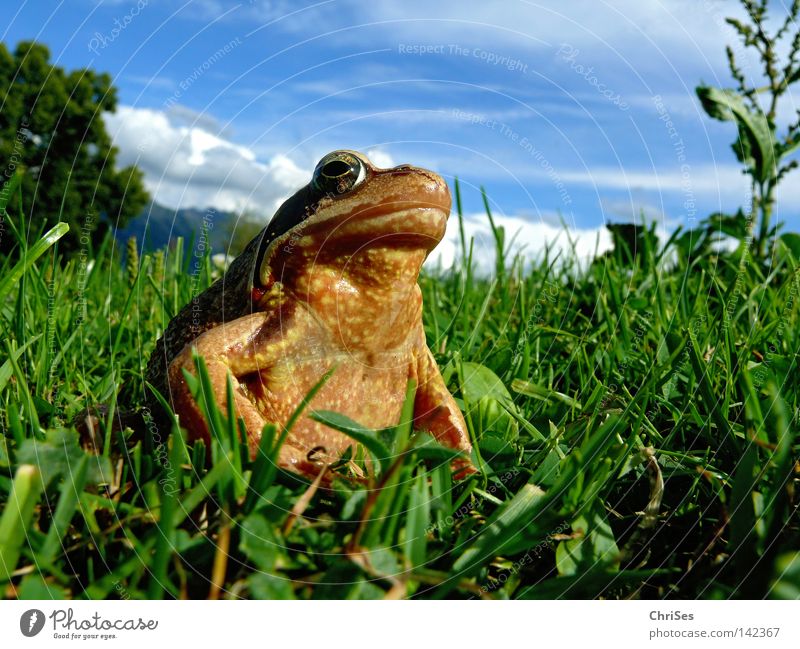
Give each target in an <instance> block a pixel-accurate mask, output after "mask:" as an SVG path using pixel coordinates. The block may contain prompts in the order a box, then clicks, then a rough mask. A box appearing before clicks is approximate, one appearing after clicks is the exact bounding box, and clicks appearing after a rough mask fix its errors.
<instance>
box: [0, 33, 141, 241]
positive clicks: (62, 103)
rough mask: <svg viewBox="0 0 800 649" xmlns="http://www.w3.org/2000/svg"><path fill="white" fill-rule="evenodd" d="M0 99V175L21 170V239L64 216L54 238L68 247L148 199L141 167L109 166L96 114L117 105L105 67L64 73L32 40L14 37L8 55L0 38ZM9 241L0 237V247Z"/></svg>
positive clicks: (110, 156) (111, 159) (111, 156)
mask: <svg viewBox="0 0 800 649" xmlns="http://www.w3.org/2000/svg"><path fill="white" fill-rule="evenodd" d="M0 101H1V102H2V103H0V164H2V165H3V169H2V172H0V173H2V174H3V177H2V180H3V182H5V181H7V180H9V178H11V177H12V176H13V175H14V173H18V172H24V175H23V178H22V182H21V188H22V191H21V196H22V199H21V200H22V201H23V210H24V214H25V215H26V217H27V218H28V223H27V224H26V231H25V232H23V233H21V234H22V236H23V237H24V238H25V239H27V240H29V241H35V240H36V239H37V237H38V234H39V233H40V232H41V231H43V230H45V229H46V228H48V227H51V226H52V225H53V224H55V223H56V222H58V221H65V222H66V223H68V224H69V226H70V232H69V234H68V235H67V236H66V237H64V238H63V239H62V240H61V242H60V243H59V245H60V246H61V247H62V249H67V250H75V249H77V248H78V247H79V246H80V245H81V243H83V245H87V244H88V243H89V242H90V241H92V242H97V241H99V240H100V239H101V238H102V237H103V235H104V233H105V232H106V230H108V228H109V226H111V225H119V226H124V225H125V223H126V222H127V221H128V220H129V219H131V218H132V217H134V216H136V215H137V214H139V213H140V211H141V209H142V207H143V206H144V204H145V203H146V202H147V200H148V196H147V193H146V192H145V190H144V184H143V182H142V173H141V172H140V171H139V169H137V168H136V167H134V166H130V167H125V168H124V169H117V165H116V157H117V153H118V151H117V149H116V147H114V146H112V144H111V137H110V136H109V134H108V133H107V132H106V128H105V124H104V123H103V119H102V114H103V113H104V112H107V111H108V112H113V111H114V110H115V109H116V106H117V95H116V89H115V88H114V87H113V86H112V85H111V77H110V76H109V75H108V74H106V73H97V72H94V71H93V70H74V71H72V72H67V71H65V70H64V69H63V68H60V67H58V66H55V65H52V64H51V63H50V52H49V50H48V49H47V48H46V47H45V46H43V45H40V44H39V43H33V42H22V43H20V44H19V45H18V46H17V48H16V50H15V51H14V52H13V54H12V53H11V52H9V50H8V49H7V48H6V46H5V45H4V44H3V43H0ZM14 200H15V201H16V200H18V199H17V198H16V197H15V198H14ZM14 241H15V239H14V237H10V236H3V237H2V238H0V251H2V252H4V253H7V252H8V251H9V250H10V248H11V247H12V245H13V243H14Z"/></svg>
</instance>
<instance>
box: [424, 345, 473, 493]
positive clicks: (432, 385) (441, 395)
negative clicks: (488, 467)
mask: <svg viewBox="0 0 800 649" xmlns="http://www.w3.org/2000/svg"><path fill="white" fill-rule="evenodd" d="M423 336H424V334H423ZM422 341H423V342H422V343H421V345H420V347H421V349H420V354H419V356H418V358H417V380H418V387H417V395H416V399H415V400H414V427H415V428H418V429H420V430H427V431H429V432H430V433H431V435H433V436H434V438H435V439H436V440H437V441H438V442H439V443H440V444H442V445H443V446H447V447H449V448H453V449H457V450H460V451H464V453H465V454H466V458H462V459H458V460H456V461H455V462H454V463H453V469H454V470H455V471H456V477H458V478H463V477H465V476H466V475H468V474H470V473H476V470H475V467H474V466H473V464H472V461H471V460H470V459H469V454H470V452H471V451H472V445H471V444H470V441H469V433H468V432H467V424H466V422H465V421H464V416H463V415H462V414H461V410H460V409H459V407H458V404H456V401H455V399H453V395H451V394H450V391H449V390H448V389H447V386H446V385H445V383H444V379H443V378H442V375H441V373H440V372H439V366H438V365H437V364H436V360H435V359H434V358H433V354H431V352H430V350H429V349H428V347H427V345H426V344H425V343H424V337H423V338H422Z"/></svg>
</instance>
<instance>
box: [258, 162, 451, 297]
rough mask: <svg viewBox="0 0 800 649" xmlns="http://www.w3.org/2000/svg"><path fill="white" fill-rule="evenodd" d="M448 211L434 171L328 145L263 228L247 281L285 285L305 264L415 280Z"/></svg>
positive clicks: (377, 278)
mask: <svg viewBox="0 0 800 649" xmlns="http://www.w3.org/2000/svg"><path fill="white" fill-rule="evenodd" d="M449 212H450V191H449V190H448V188H447V184H446V183H445V182H444V180H443V179H442V178H441V177H440V176H438V175H437V174H435V173H433V172H431V171H427V170H425V169H420V168H418V167H412V166H411V165H401V166H398V167H394V168H393V169H379V168H377V167H375V166H373V165H372V163H371V162H370V161H369V160H368V159H367V158H366V156H364V155H363V154H361V153H357V152H355V151H334V152H333V153H329V154H328V155H326V156H325V157H324V158H322V160H320V162H319V164H317V166H316V168H315V169H314V174H313V176H312V178H311V182H310V183H309V184H308V185H306V186H305V187H303V188H302V189H300V190H299V191H298V192H297V193H296V194H294V195H293V196H292V197H291V198H289V199H288V200H287V201H286V202H285V203H283V205H282V206H281V207H280V208H279V209H278V211H277V212H276V214H275V216H274V217H273V218H272V220H271V221H270V223H269V225H268V226H267V228H266V229H265V231H264V234H263V238H262V241H261V244H260V250H259V255H258V257H257V262H256V266H255V271H256V273H255V277H254V284H255V285H256V287H258V286H261V287H268V286H270V285H271V284H273V283H274V282H275V281H279V282H281V283H283V284H287V283H289V284H291V283H292V281H293V279H294V278H296V277H304V276H306V275H307V274H308V273H309V272H310V271H311V270H312V268H316V269H317V271H318V272H317V273H316V274H317V275H319V274H320V272H319V271H322V270H323V269H327V270H328V271H329V274H331V273H333V274H338V276H339V278H341V277H342V276H347V277H349V278H351V279H352V278H356V279H357V278H358V277H360V276H363V279H364V280H365V281H367V278H369V279H368V281H369V283H370V284H371V285H373V286H374V287H375V288H376V289H377V288H378V285H379V284H381V282H382V281H383V280H390V281H396V280H397V279H398V277H399V276H400V275H403V276H406V275H408V276H411V275H413V279H414V280H416V276H417V273H418V272H419V268H420V266H421V265H422V262H423V261H424V260H425V257H426V256H427V255H428V253H430V251H431V250H433V249H434V248H435V247H436V245H437V244H438V243H439V241H440V240H441V239H442V237H443V236H444V233H445V226H446V222H447V216H448V214H449Z"/></svg>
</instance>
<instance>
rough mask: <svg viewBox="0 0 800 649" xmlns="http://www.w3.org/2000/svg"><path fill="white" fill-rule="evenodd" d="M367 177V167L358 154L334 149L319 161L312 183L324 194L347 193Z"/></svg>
mask: <svg viewBox="0 0 800 649" xmlns="http://www.w3.org/2000/svg"><path fill="white" fill-rule="evenodd" d="M366 177H367V167H366V165H365V164H364V163H363V162H362V161H361V159H360V158H359V157H358V156H355V155H353V154H352V153H349V152H347V151H334V152H333V153H329V154H328V155H326V156H325V157H324V158H322V160H320V161H319V164H318V165H317V167H316V169H314V175H313V176H312V178H311V185H312V187H313V188H314V189H316V190H317V191H318V192H320V193H323V194H333V195H339V194H345V193H347V192H349V191H351V190H352V189H354V188H356V187H357V186H358V185H360V184H361V183H362V182H363V181H364V179H365V178H366Z"/></svg>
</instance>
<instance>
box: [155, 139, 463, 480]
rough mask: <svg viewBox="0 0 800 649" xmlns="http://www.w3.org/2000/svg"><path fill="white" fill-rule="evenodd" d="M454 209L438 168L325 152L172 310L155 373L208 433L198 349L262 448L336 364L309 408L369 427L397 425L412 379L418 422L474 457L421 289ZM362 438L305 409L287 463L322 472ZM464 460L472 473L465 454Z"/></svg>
mask: <svg viewBox="0 0 800 649" xmlns="http://www.w3.org/2000/svg"><path fill="white" fill-rule="evenodd" d="M449 212H450V192H449V190H448V188H447V185H446V184H445V182H444V180H442V178H441V177H439V176H438V175H436V174H435V173H432V172H430V171H426V170H424V169H420V168H417V167H412V166H410V165H402V166H399V167H395V168H394V169H378V168H376V167H374V166H373V165H372V164H371V163H370V162H369V160H368V159H367V158H366V157H365V156H364V155H362V154H360V153H357V152H354V151H335V152H333V153H330V154H328V155H326V156H325V157H324V158H323V159H322V160H321V161H320V162H319V164H318V165H317V167H316V169H315V170H314V173H313V177H312V180H311V182H310V183H309V184H308V185H307V186H305V187H303V188H302V189H300V190H299V191H298V192H297V193H296V194H294V195H293V196H292V197H291V198H289V199H288V200H287V201H286V202H285V203H284V204H283V205H282V206H281V207H280V208H279V209H278V211H277V212H276V214H275V215H274V217H273V218H272V220H271V221H270V223H269V225H267V227H266V228H264V230H262V232H261V233H260V234H259V235H258V236H257V237H256V238H255V239H254V240H253V241H251V242H250V244H249V245H248V246H247V247H246V249H245V250H244V252H243V253H242V254H241V255H240V256H239V257H237V258H236V259H235V260H234V261H233V262H232V264H231V266H230V268H229V269H228V271H227V272H226V273H225V275H224V276H223V277H222V278H220V279H219V280H218V281H217V282H216V283H214V284H213V285H212V286H211V287H210V288H209V289H208V290H206V291H205V292H203V293H201V294H200V295H199V296H197V297H196V298H195V299H194V300H192V302H190V303H189V304H187V305H186V306H185V307H184V308H183V310H182V311H181V312H180V313H179V314H178V315H177V316H176V317H175V318H173V320H172V321H171V322H170V324H169V326H168V327H167V330H166V332H165V333H164V336H163V337H162V338H161V339H160V340H159V341H158V344H157V347H156V349H155V351H154V352H153V354H152V356H151V358H150V362H149V364H148V369H147V376H148V380H149V381H150V382H151V383H152V384H153V385H154V386H155V387H156V388H157V389H159V390H160V391H161V393H162V394H163V395H165V396H167V397H168V398H169V400H170V401H171V403H172V406H173V408H174V410H175V412H176V414H177V415H178V416H179V418H180V422H181V424H182V425H183V426H184V427H185V428H187V429H188V431H189V433H190V436H191V437H192V438H193V439H197V438H203V439H205V440H206V441H208V430H207V427H206V425H205V422H204V419H203V417H202V415H201V414H200V411H199V409H198V407H197V405H196V404H195V401H194V399H193V398H192V396H191V394H190V393H189V389H188V387H187V384H186V381H185V379H184V376H183V373H182V370H187V371H189V372H190V373H192V374H194V373H195V367H194V363H193V360H192V349H193V348H195V349H196V350H197V352H198V353H199V354H200V355H202V356H203V357H204V358H205V362H206V365H207V367H208V372H209V377H210V379H211V385H212V388H213V391H214V398H215V399H216V401H217V403H218V404H219V405H220V406H222V407H223V408H224V407H227V405H226V404H227V399H226V382H227V377H228V375H229V374H230V375H231V376H232V382H233V387H234V392H233V394H234V400H235V406H236V409H237V411H238V416H239V417H241V418H243V420H244V423H245V425H246V428H247V435H248V442H249V445H250V450H251V452H252V453H253V454H255V453H256V451H257V447H258V443H259V439H260V435H261V431H262V429H263V426H264V424H265V423H266V422H273V423H276V424H278V425H279V426H280V425H283V424H285V423H286V421H287V419H288V418H289V416H290V415H291V413H292V412H293V411H294V410H295V408H296V407H297V406H298V404H300V403H301V400H302V398H303V397H304V396H305V395H306V394H307V393H308V391H309V389H310V388H311V387H312V386H313V385H314V384H316V383H317V382H318V381H319V379H320V378H321V377H322V376H323V375H324V374H325V373H326V372H327V371H328V370H330V369H331V368H334V366H335V370H334V372H333V374H332V376H331V378H330V379H329V380H328V381H327V383H326V384H325V385H324V386H323V388H322V389H321V390H320V391H319V392H318V393H317V394H316V396H315V397H314V398H313V400H312V401H311V403H310V408H311V409H317V410H323V409H324V410H332V411H335V412H339V413H342V414H344V415H347V416H348V417H350V418H351V419H353V420H355V421H357V422H359V423H361V424H363V425H365V426H369V427H371V428H385V427H389V426H393V425H395V424H397V423H398V421H399V418H400V413H401V408H402V405H403V401H404V397H405V393H406V386H407V382H408V380H409V379H415V380H416V382H417V384H418V387H417V392H416V399H415V402H414V427H415V428H416V429H420V430H428V431H430V432H431V434H432V435H433V436H434V437H435V438H436V439H437V440H438V441H439V442H440V443H441V444H443V445H445V446H448V447H451V448H454V449H460V450H462V451H465V454H466V456H468V455H469V452H470V450H471V447H470V442H469V437H468V435H467V428H466V425H465V423H464V418H463V416H462V414H461V412H460V410H459V408H458V406H457V405H456V403H455V401H454V400H453V397H452V396H451V395H450V393H449V392H448V390H447V387H446V386H445V384H444V381H443V380H442V377H441V374H440V373H439V369H438V367H437V365H436V362H435V361H434V358H433V356H432V355H431V352H430V350H429V349H428V347H427V344H426V341H425V333H424V331H423V327H422V295H421V291H420V288H419V286H418V284H417V276H418V274H419V271H420V268H421V266H422V263H423V262H424V261H425V258H426V257H427V256H428V254H429V253H430V252H431V250H433V248H434V247H435V246H436V245H437V244H438V243H439V241H440V240H441V238H442V236H443V235H444V233H445V224H446V222H447V217H448V214H449ZM352 445H353V440H352V439H351V438H349V437H347V436H346V435H344V434H341V433H339V432H337V431H335V430H333V429H331V428H328V427H326V426H324V425H322V424H320V423H317V422H315V421H313V420H312V419H310V418H309V417H307V416H303V417H301V418H300V419H299V420H298V422H297V423H296V424H295V425H294V427H293V428H292V430H291V432H290V434H289V437H288V439H287V441H286V443H285V444H284V446H283V448H282V450H281V452H280V457H279V464H280V465H281V466H282V467H283V468H286V469H289V470H291V471H294V472H296V473H300V474H302V475H305V476H309V477H311V476H314V475H317V474H318V473H319V471H320V466H321V464H320V463H321V462H322V463H323V464H324V463H329V462H333V461H335V460H336V459H338V458H339V457H340V456H341V454H342V453H343V452H344V451H345V450H346V449H347V448H348V447H350V446H352ZM456 469H457V470H458V472H459V474H460V475H465V474H467V473H469V472H472V471H474V469H473V468H472V465H471V464H470V463H469V460H466V459H465V460H463V461H460V463H458V464H457V466H456Z"/></svg>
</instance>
